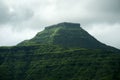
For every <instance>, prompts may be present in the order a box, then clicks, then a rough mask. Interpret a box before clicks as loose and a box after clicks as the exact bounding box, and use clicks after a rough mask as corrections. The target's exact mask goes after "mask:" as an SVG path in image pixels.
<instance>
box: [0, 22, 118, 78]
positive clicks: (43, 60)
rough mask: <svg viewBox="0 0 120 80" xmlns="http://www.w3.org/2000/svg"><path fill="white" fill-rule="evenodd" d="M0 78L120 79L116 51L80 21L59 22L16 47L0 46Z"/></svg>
mask: <svg viewBox="0 0 120 80" xmlns="http://www.w3.org/2000/svg"><path fill="white" fill-rule="evenodd" d="M0 80H120V51H119V50H118V49H116V48H113V47H110V46H107V45H105V44H103V43H101V42H99V41H98V40H96V39H95V38H94V37H92V36H91V35H90V34H89V33H87V32H86V31H85V30H83V29H82V28H81V27H80V24H76V23H66V22H65V23H60V24H57V25H53V26H49V27H46V28H45V30H44V31H42V32H39V33H38V34H37V35H36V36H35V37H34V38H32V39H30V40H26V41H23V42H21V43H19V44H18V45H17V46H13V47H0Z"/></svg>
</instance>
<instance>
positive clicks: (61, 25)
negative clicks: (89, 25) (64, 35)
mask: <svg viewBox="0 0 120 80" xmlns="http://www.w3.org/2000/svg"><path fill="white" fill-rule="evenodd" d="M51 28H67V29H75V28H77V29H79V28H80V24H79V23H70V22H62V23H58V24H55V25H52V26H48V27H46V28H45V29H51Z"/></svg>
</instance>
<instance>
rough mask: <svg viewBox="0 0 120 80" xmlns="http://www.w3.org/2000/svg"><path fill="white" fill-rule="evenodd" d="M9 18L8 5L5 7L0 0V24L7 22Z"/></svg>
mask: <svg viewBox="0 0 120 80" xmlns="http://www.w3.org/2000/svg"><path fill="white" fill-rule="evenodd" d="M9 18H10V14H9V9H8V7H6V5H5V4H4V3H3V1H0V24H4V23H6V22H8V20H9Z"/></svg>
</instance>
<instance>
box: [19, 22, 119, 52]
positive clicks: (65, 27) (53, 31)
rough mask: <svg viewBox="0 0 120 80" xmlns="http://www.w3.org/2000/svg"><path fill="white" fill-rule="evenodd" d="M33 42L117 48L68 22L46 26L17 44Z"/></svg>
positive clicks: (65, 45)
mask: <svg viewBox="0 0 120 80" xmlns="http://www.w3.org/2000/svg"><path fill="white" fill-rule="evenodd" d="M33 44H52V45H59V46H63V47H72V48H73V47H75V48H77V47H78V48H89V49H105V50H116V51H117V49H115V48H113V47H110V46H107V45H105V44H103V43H101V42H99V41H98V40H96V39H95V38H94V37H93V36H91V35H90V34H89V33H88V32H86V31H85V30H84V29H82V28H81V27H80V24H79V23H68V22H63V23H59V24H56V25H52V26H49V27H46V28H45V30H43V31H41V32H39V33H38V34H37V35H36V36H35V37H34V38H32V39H30V40H25V41H23V42H21V43H20V44H18V45H19V46H20V45H21V46H22V45H33Z"/></svg>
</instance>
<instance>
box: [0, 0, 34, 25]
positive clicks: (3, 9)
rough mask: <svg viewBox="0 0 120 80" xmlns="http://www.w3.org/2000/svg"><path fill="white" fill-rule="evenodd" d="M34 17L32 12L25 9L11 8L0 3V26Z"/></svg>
mask: <svg viewBox="0 0 120 80" xmlns="http://www.w3.org/2000/svg"><path fill="white" fill-rule="evenodd" d="M33 15H34V13H33V11H32V10H29V9H27V8H22V7H21V8H18V7H17V8H12V11H11V8H10V7H9V6H7V5H6V4H5V2H3V1H2V0H1V1H0V24H7V23H9V24H11V23H15V24H16V23H17V22H23V21H25V20H28V19H30V18H32V16H33Z"/></svg>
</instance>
